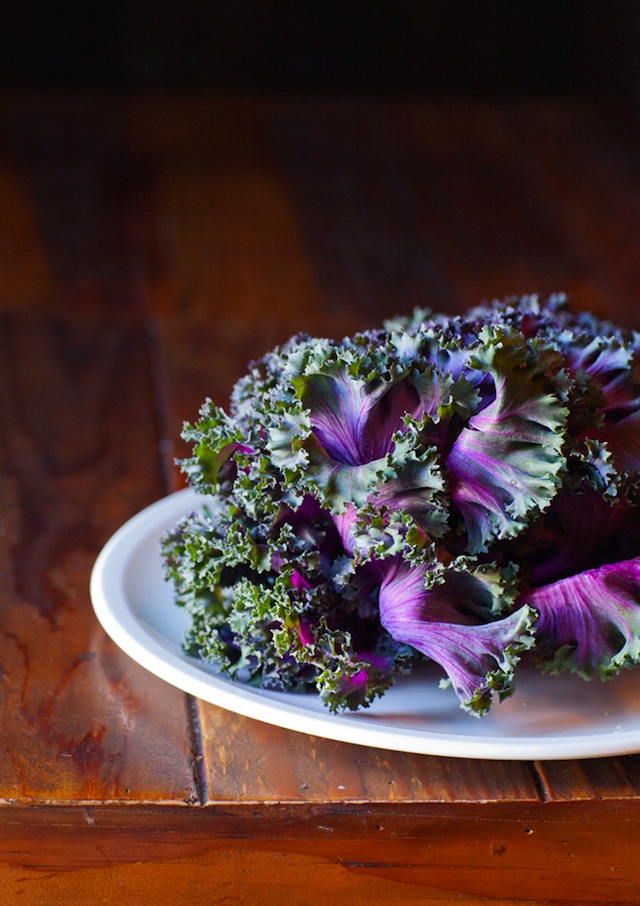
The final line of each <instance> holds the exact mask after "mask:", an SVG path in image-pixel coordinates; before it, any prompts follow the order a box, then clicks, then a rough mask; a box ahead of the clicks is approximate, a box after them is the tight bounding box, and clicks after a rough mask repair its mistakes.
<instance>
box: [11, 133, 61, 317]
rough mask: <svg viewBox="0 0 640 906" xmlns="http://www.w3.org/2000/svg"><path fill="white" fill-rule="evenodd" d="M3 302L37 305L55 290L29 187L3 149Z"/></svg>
mask: <svg viewBox="0 0 640 906" xmlns="http://www.w3.org/2000/svg"><path fill="white" fill-rule="evenodd" d="M0 210H2V217H1V218H0V248H1V249H3V253H2V261H1V269H2V283H1V285H0V305H10V306H13V307H17V306H24V307H29V306H34V305H37V304H41V302H42V299H43V298H47V297H48V296H50V295H51V294H52V292H53V287H54V281H53V275H52V273H51V267H50V264H49V260H48V257H47V253H46V249H45V246H44V243H43V242H42V239H41V236H40V234H39V230H38V225H37V222H36V217H35V213H34V210H33V207H32V204H31V200H30V197H29V193H28V191H27V187H26V186H25V185H24V183H23V180H22V179H21V177H20V174H19V172H18V171H17V169H16V167H14V166H13V165H12V164H11V163H10V162H9V161H8V160H7V159H6V155H5V153H4V149H2V150H0Z"/></svg>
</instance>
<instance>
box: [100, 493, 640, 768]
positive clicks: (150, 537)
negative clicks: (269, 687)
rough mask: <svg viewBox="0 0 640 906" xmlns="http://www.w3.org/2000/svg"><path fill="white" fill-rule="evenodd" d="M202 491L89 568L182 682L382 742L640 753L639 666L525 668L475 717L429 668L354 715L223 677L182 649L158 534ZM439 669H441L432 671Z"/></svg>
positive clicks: (155, 515) (526, 755)
mask: <svg viewBox="0 0 640 906" xmlns="http://www.w3.org/2000/svg"><path fill="white" fill-rule="evenodd" d="M202 500H203V498H202V497H200V496H198V495H196V494H195V493H194V492H193V491H192V490H184V491H179V492H177V493H176V494H172V495H170V496H169V497H166V498H165V499H164V500H160V501H158V503H155V504H153V505H152V506H150V507H148V508H147V509H145V510H143V511H142V512H141V513H139V514H138V515H137V516H134V517H133V519H131V520H129V522H127V523H126V524H125V525H124V526H123V527H122V528H121V529H119V530H118V531H117V532H116V534H115V535H114V536H113V537H112V538H111V540H110V541H109V542H108V543H107V544H106V546H105V547H104V549H103V550H102V552H101V554H100V556H99V557H98V559H97V561H96V564H95V567H94V570H93V574H92V577H91V597H92V601H93V606H94V609H95V612H96V614H97V616H98V619H99V620H100V622H101V624H102V626H103V627H104V629H105V630H106V631H107V633H108V634H109V635H110V636H111V638H112V639H113V640H114V641H115V642H116V644H118V645H119V646H120V648H122V650H123V651H125V652H126V653H127V654H128V655H129V656H130V657H132V658H133V659H134V660H135V661H138V663H140V664H142V665H143V667H145V668H146V669H147V670H150V671H151V672H152V673H154V674H156V675H157V676H159V677H161V678H162V679H164V680H166V681H167V682H168V683H171V684H172V685H174V686H177V687H178V688H179V689H182V690H184V691H185V692H188V693H190V694H191V695H195V696H197V697H198V698H201V699H204V700H205V701H208V702H212V703H213V704H216V705H220V706H221V707H223V708H227V709H229V710H231V711H235V712H237V713H239V714H243V715H245V716H246V717H252V718H256V719H257V720H262V721H266V722H267V723H271V724H275V725H276V726H279V727H286V728H288V729H290V730H298V731H301V732H304V733H311V734H313V735H315V736H322V737H326V738H328V739H337V740H341V741H343V742H350V743H359V744H361V745H368V746H376V747H378V748H385V749H394V750H398V751H405V752H418V753H422V754H427V755H449V756H457V757H465V758H491V759H557V758H586V757H598V756H604V755H621V754H627V753H630V752H636V751H640V669H639V670H628V671H625V672H623V673H622V674H621V675H620V676H618V677H616V678H615V679H613V680H610V681H608V682H606V683H602V682H600V681H599V680H593V681H592V682H589V683H585V682H584V681H583V680H581V679H579V678H577V677H575V676H572V675H569V674H566V675H562V676H560V677H550V676H544V675H542V674H540V673H539V672H538V671H537V670H534V669H533V668H531V667H529V666H526V665H524V664H521V665H520V668H519V671H518V674H517V676H518V687H517V689H516V693H515V695H514V696H513V698H510V699H508V700H507V701H505V702H503V703H502V704H497V703H496V704H495V705H494V707H493V708H492V710H491V711H490V713H489V714H488V715H486V716H485V717H483V718H480V719H475V718H473V717H470V716H469V715H468V714H466V713H465V712H464V711H462V710H461V709H460V707H459V705H458V701H457V699H456V697H455V695H454V693H453V692H451V691H442V690H441V689H439V687H438V682H437V680H438V677H439V674H438V673H436V672H433V671H431V672H430V671H429V670H427V671H426V673H424V674H421V675H419V676H412V677H403V678H401V679H400V680H399V682H398V683H397V685H396V686H394V687H393V688H392V689H390V690H389V691H388V692H387V693H386V694H385V695H384V696H383V698H382V699H379V700H378V701H376V702H375V703H374V704H373V705H372V706H371V707H370V708H368V709H366V710H363V711H361V712H357V713H355V714H351V713H349V714H340V715H332V714H330V713H329V712H328V711H327V710H326V709H325V708H324V706H323V705H322V704H321V702H320V701H319V699H318V697H317V696H315V695H296V694H293V693H278V692H267V691H264V690H262V689H254V688H252V687H249V686H245V685H242V684H240V683H238V682H235V681H232V680H230V679H228V678H225V677H222V676H219V675H216V673H215V671H214V670H213V668H211V667H209V666H208V665H206V664H204V663H203V662H201V661H199V660H197V659H195V658H192V657H189V656H188V655H186V654H185V653H184V651H183V650H182V639H183V637H184V633H185V631H186V629H187V627H188V616H187V614H186V613H185V612H184V611H183V610H182V609H180V608H179V607H177V606H176V605H175V604H174V600H173V593H172V588H171V586H170V585H168V584H167V583H166V582H165V581H164V578H163V572H162V559H161V555H160V548H159V539H160V537H161V536H162V535H163V534H164V532H165V531H166V530H167V529H169V528H171V527H173V526H174V525H175V524H176V522H177V521H178V520H179V519H180V518H181V517H182V516H183V515H186V514H187V513H188V512H191V511H192V510H194V509H197V508H198V507H199V506H200V505H201V503H202ZM434 669H435V668H434Z"/></svg>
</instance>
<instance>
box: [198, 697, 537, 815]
mask: <svg viewBox="0 0 640 906" xmlns="http://www.w3.org/2000/svg"><path fill="white" fill-rule="evenodd" d="M200 715H201V725H202V739H203V750H204V754H205V759H204V771H205V776H206V785H207V791H208V802H209V804H210V805H213V804H217V803H221V802H227V801H236V800H237V801H241V802H256V803H258V802H261V801H262V802H264V801H265V800H267V801H275V802H292V803H312V802H317V803H327V804H330V803H341V802H343V803H366V804H367V805H370V804H372V803H376V804H377V803H393V802H407V803H408V802H495V801H520V802H522V803H525V802H538V801H539V796H538V791H537V787H536V783H535V778H534V777H533V776H532V772H531V770H530V767H529V765H528V764H527V763H526V762H525V763H523V762H508V761H474V760H471V759H466V758H462V759H458V758H437V757H430V756H422V755H413V754H409V753H404V752H394V751H387V750H384V749H373V748H369V747H367V746H358V745H350V744H348V743H341V742H336V741H333V740H329V739H321V738H319V737H316V736H308V735H307V734H305V733H296V732H294V731H290V730H284V729H281V728H279V727H271V726H269V725H268V724H265V723H261V722H260V721H255V720H250V719H248V718H245V717H240V716H238V715H233V714H230V713H228V712H225V711H223V710H222V709H220V708H215V707H213V706H209V705H206V704H202V705H201V710H200Z"/></svg>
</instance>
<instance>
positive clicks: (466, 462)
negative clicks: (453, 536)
mask: <svg viewBox="0 0 640 906" xmlns="http://www.w3.org/2000/svg"><path fill="white" fill-rule="evenodd" d="M481 340H482V343H483V345H482V347H481V348H479V349H478V350H477V351H474V354H473V356H472V358H471V364H472V366H473V367H474V368H475V369H476V370H478V371H481V372H483V373H485V374H488V375H490V376H491V378H492V381H493V386H494V394H495V396H494V399H493V400H492V401H491V402H489V403H488V404H487V405H486V406H485V407H484V408H483V409H481V410H480V411H479V412H478V413H477V414H476V415H474V416H472V418H470V419H469V423H468V426H467V427H465V428H463V430H462V431H461V432H460V434H459V436H458V438H457V439H456V441H455V442H454V444H453V446H452V448H451V452H450V453H449V456H448V458H447V470H448V473H449V476H450V483H451V499H452V502H453V503H454V504H455V506H456V507H457V508H458V509H459V511H460V513H461V514H462V519H463V521H464V524H465V528H466V531H467V536H468V543H467V550H468V551H469V552H470V553H479V552H481V551H485V550H486V549H487V547H488V546H489V544H490V543H491V542H492V541H494V540H496V539H503V538H508V537H511V536H514V535H516V534H518V533H519V532H520V531H522V529H523V528H524V527H525V526H526V525H527V524H528V522H529V520H530V518H531V517H532V515H534V514H536V513H539V512H540V511H542V510H544V509H545V508H546V507H547V506H548V505H549V503H550V502H551V500H552V499H553V497H554V496H555V494H556V492H557V490H558V488H559V487H560V472H561V470H562V468H563V466H564V463H565V460H564V457H563V455H562V452H561V451H562V446H563V442H564V427H565V423H566V417H567V414H568V410H567V408H566V407H565V406H564V405H563V404H562V402H561V401H560V400H559V399H558V396H557V395H556V394H555V393H554V392H553V385H552V383H551V381H550V379H549V377H548V374H549V369H550V367H553V366H554V364H555V367H556V369H558V368H559V365H560V362H559V361H556V362H555V363H554V362H552V361H550V356H549V355H544V356H540V355H538V354H537V353H536V352H535V351H534V350H533V349H531V348H530V347H528V346H527V345H524V344H523V343H522V342H521V339H520V337H519V335H517V334H513V333H511V332H507V331H504V330H488V329H485V330H483V332H481Z"/></svg>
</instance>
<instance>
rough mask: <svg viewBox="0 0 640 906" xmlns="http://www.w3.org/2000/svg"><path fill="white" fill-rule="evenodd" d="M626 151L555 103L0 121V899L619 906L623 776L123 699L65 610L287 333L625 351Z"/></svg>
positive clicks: (57, 114)
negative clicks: (472, 324)
mask: <svg viewBox="0 0 640 906" xmlns="http://www.w3.org/2000/svg"><path fill="white" fill-rule="evenodd" d="M639 137H640V120H639V119H638V117H637V116H634V115H633V114H632V112H631V111H630V110H629V109H627V108H620V109H618V108H615V107H609V106H606V105H604V104H590V103H581V104H577V103H569V102H562V101H555V102H544V103H543V102H539V103H537V102H526V103H525V102H519V103H515V102H514V103H512V104H509V105H501V104H497V103H496V104H492V103H482V104H481V103H475V104H472V103H466V102H463V101H458V102H445V101H441V102H438V101H421V100H419V99H404V100H392V99H385V100H369V99H366V98H351V99H348V98H347V99H339V100H329V99H320V98H264V99H246V98H242V99H238V98H229V97H211V96H195V95H189V96H186V97H182V96H177V95H176V96H170V95H166V96H162V97H138V98H124V97H114V96H97V95H95V94H76V95H59V94H58V95H51V96H44V95H42V94H21V95H10V96H4V97H1V98H0V211H1V212H2V215H1V216H0V321H1V330H0V344H1V345H0V413H1V424H2V430H1V432H0V488H1V490H0V552H1V554H0V575H1V576H2V582H1V583H0V672H1V676H2V686H1V689H2V715H1V720H2V724H1V725H2V736H1V739H0V798H1V800H2V802H1V804H0V879H1V880H2V881H3V883H5V884H9V885H10V886H9V887H7V888H6V889H8V890H10V891H11V892H12V895H14V896H16V897H17V896H18V895H20V899H19V902H21V903H23V904H29V903H40V904H54V906H55V904H57V903H60V904H62V903H64V904H69V903H71V904H73V903H76V902H77V903H89V902H103V901H104V902H110V901H111V899H110V898H111V897H112V896H113V897H114V901H115V896H116V895H117V896H120V898H121V900H123V901H124V902H137V903H146V902H150V903H151V902H153V903H164V902H167V903H168V902H171V903H182V902H185V903H186V902H191V901H192V900H193V899H195V898H196V897H198V896H207V897H208V899H207V900H206V902H215V903H218V902H219V903H225V904H240V906H245V904H253V903H259V904H263V903H266V904H270V903H276V902H279V901H280V899H281V897H282V896H288V898H289V901H290V902H291V903H293V904H294V906H296V904H298V903H300V904H303V906H307V904H310V906H314V904H316V903H317V904H321V903H322V904H324V903H327V902H331V901H332V898H336V897H337V896H338V895H345V896H349V898H350V903H352V904H358V903H361V902H362V903H365V902H366V903H368V904H386V903H413V902H416V901H417V900H429V901H433V903H451V902H453V901H454V900H456V901H457V900H460V899H462V900H467V901H479V900H482V901H485V900H487V899H488V900H490V901H491V902H501V903H510V902H515V901H516V900H517V901H518V902H538V901H540V900H545V901H548V902H552V903H566V902H569V901H571V902H592V901H593V902H607V903H622V902H637V901H638V900H639V899H640V880H638V874H639V873H638V871H637V861H638V856H639V855H640V853H639V852H638V849H639V844H640V835H639V834H638V831H637V829H636V828H637V826H638V819H640V756H635V755H630V756H625V757H620V758H603V759H593V760H582V761H558V762H545V763H533V762H526V761H525V762H502V761H473V760H467V759H456V758H444V757H428V756H418V755H411V754H404V753H398V752H389V751H384V750H377V749H369V748H366V747H361V746H352V745H347V744H343V743H338V742H333V741H329V740H324V739H319V738H312V737H308V736H305V735H303V734H300V733H296V732H290V731H287V730H282V729H279V728H276V727H271V726H268V725H266V724H262V723H259V722H256V721H253V720H250V719H247V718H243V717H239V716H237V715H235V714H232V713H228V712H225V711H223V710H221V709H220V708H217V707H214V706H213V705H208V704H206V703H203V702H201V701H198V700H194V699H192V698H190V697H189V696H186V695H185V694H183V693H182V692H180V691H178V690H176V689H174V688H173V687H171V686H169V685H167V684H165V683H164V682H162V681H161V680H159V679H157V678H155V677H154V676H152V675H150V674H149V673H147V672H146V671H145V670H144V669H142V668H141V667H139V666H138V665H137V664H136V663H134V662H133V661H132V660H130V659H129V658H128V657H127V656H126V655H125V654H123V653H122V652H121V651H120V650H119V649H118V648H117V647H116V646H115V645H114V644H113V643H112V642H111V641H110V639H109V638H108V637H107V636H106V635H105V633H104V632H103V631H102V629H101V628H100V626H99V624H98V623H97V620H96V618H95V617H94V615H93V611H92V608H91V603H90V599H89V576H90V573H91V569H92V566H93V563H94V561H95V558H96V556H97V554H98V552H99V551H100V549H101V547H102V546H103V544H104V543H105V541H106V540H107V539H108V538H109V537H110V535H111V534H112V533H113V532H114V531H115V530H116V529H117V528H118V527H119V526H120V525H121V524H122V523H123V522H125V521H126V520H127V519H128V518H129V517H130V516H132V515H133V514H135V513H136V512H137V511H139V510H140V509H142V508H143V507H144V506H146V505H147V504H149V503H151V502H153V501H154V500H157V499H159V498H161V497H163V496H164V495H166V494H167V493H169V492H171V491H173V490H176V489H177V488H179V487H180V486H181V484H182V478H181V476H180V474H179V472H178V470H177V469H176V467H175V466H174V464H173V460H174V457H175V456H179V455H182V454H183V453H184V452H186V450H185V448H183V447H182V446H181V444H182V442H181V441H180V440H179V433H180V429H181V426H182V422H183V421H184V420H185V419H192V418H193V417H194V416H195V414H196V413H197V409H198V407H199V406H200V404H201V402H202V401H203V400H204V398H205V396H211V397H213V398H214V399H215V400H216V401H217V402H219V403H222V404H224V403H225V402H226V401H227V399H228V396H229V392H230V390H231V387H232V385H233V383H234V381H235V380H236V379H237V378H238V377H240V376H241V375H242V374H243V373H244V371H245V369H246V365H247V363H248V361H249V360H250V359H252V358H255V357H258V356H260V355H261V354H262V353H263V352H265V351H266V350H268V349H269V348H271V347H272V346H274V345H275V344H276V343H278V342H280V341H283V340H285V339H286V338H287V337H288V336H290V335H291V334H293V333H295V332H298V331H308V332H310V333H314V334H321V335H330V336H341V335H343V334H345V333H351V332H353V331H355V330H357V329H360V328H366V327H372V326H376V325H378V324H379V323H380V322H381V321H382V319H384V318H386V317H389V316H391V315H393V314H396V313H408V312H410V311H411V310H412V309H413V307H414V306H416V305H418V306H428V307H431V308H433V309H435V310H439V311H444V312H456V311H462V310H463V309H464V308H466V307H467V306H469V305H473V304H476V303H478V302H481V301H483V300H484V299H486V298H491V297H494V298H495V297H501V296H505V295H511V294H520V293H529V292H538V293H540V294H541V295H546V294H548V293H550V292H554V291H565V292H567V293H568V294H569V296H570V297H571V299H572V302H573V305H574V307H576V308H585V309H591V310H592V311H594V312H595V313H597V314H598V315H600V316H606V317H610V318H611V319H612V320H614V321H616V322H618V323H620V324H624V325H627V326H630V327H634V328H640V308H639V307H638V300H639V299H640V255H639V254H638V252H639V250H640V249H639V240H640V156H639V155H638V150H639V141H638V139H639ZM3 889H5V888H3ZM96 891H100V892H101V896H103V899H102V898H101V899H98V898H97V895H96V898H95V899H91V896H92V895H95V892H96ZM92 892H94V893H93V894H92ZM127 897H129V898H130V899H129V900H127Z"/></svg>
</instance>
